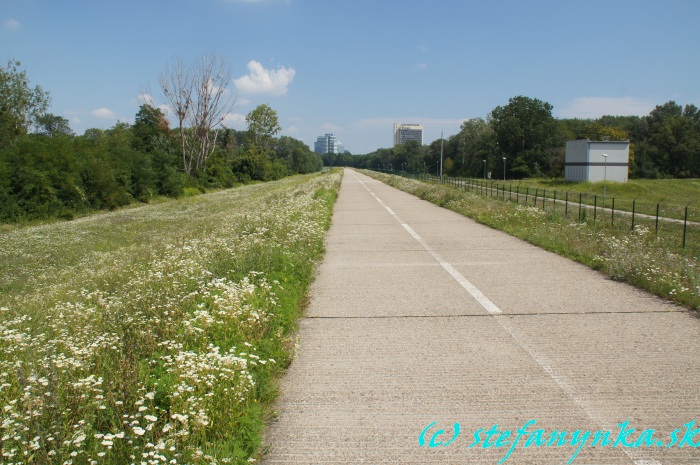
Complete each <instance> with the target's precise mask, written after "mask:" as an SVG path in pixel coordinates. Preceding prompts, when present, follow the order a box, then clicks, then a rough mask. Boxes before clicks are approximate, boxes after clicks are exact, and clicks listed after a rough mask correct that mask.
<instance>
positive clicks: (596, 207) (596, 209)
mask: <svg viewBox="0 0 700 465" xmlns="http://www.w3.org/2000/svg"><path fill="white" fill-rule="evenodd" d="M597 214H598V194H596V195H594V196H593V222H594V223H595V219H596V216H597Z"/></svg>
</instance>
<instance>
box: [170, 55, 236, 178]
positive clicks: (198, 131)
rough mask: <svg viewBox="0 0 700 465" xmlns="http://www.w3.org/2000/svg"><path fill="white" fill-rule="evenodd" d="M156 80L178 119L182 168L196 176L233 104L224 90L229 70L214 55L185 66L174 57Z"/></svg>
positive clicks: (228, 79) (204, 163)
mask: <svg viewBox="0 0 700 465" xmlns="http://www.w3.org/2000/svg"><path fill="white" fill-rule="evenodd" d="M158 82H159V83H160V86H161V89H162V90H163V94H164V96H165V100H166V102H167V104H168V106H169V107H170V109H171V110H172V111H173V113H175V116H176V117H177V120H178V129H179V130H178V132H177V137H178V139H179V143H180V151H181V155H182V167H183V170H184V172H185V173H187V174H192V175H198V174H199V173H200V172H204V171H205V170H206V166H207V159H208V158H209V156H210V155H211V153H212V152H213V151H214V149H215V148H216V139H217V137H218V135H219V131H218V130H217V129H218V128H219V127H220V126H221V125H222V123H223V121H224V118H226V116H227V115H228V114H229V113H230V112H231V110H232V109H233V106H234V105H235V103H236V99H235V96H234V95H233V94H232V93H231V92H230V91H229V90H227V86H228V85H229V84H230V82H231V70H230V68H229V67H228V65H227V64H226V62H225V61H224V60H223V59H222V58H219V57H217V56H215V55H209V56H202V57H201V58H200V59H199V60H198V61H197V62H196V63H195V64H194V65H192V66H189V67H186V66H185V65H184V64H183V63H182V61H181V60H180V59H175V60H174V61H172V62H171V63H170V64H169V65H168V67H167V68H166V70H165V71H164V72H163V73H162V74H161V75H160V77H159V79H158ZM185 126H187V127H185Z"/></svg>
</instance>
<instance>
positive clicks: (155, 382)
mask: <svg viewBox="0 0 700 465" xmlns="http://www.w3.org/2000/svg"><path fill="white" fill-rule="evenodd" d="M340 177H341V174H340V173H339V172H333V173H329V174H324V175H320V176H319V175H315V176H306V177H295V178H291V179H285V180H282V181H279V182H275V183H266V184H259V185H255V186H248V187H244V188H239V189H233V190H228V191H223V192H219V193H215V194H210V195H204V196H199V197H193V198H185V199H182V200H179V201H172V202H167V203H162V204H158V205H150V206H144V207H141V208H135V209H129V210H123V211H120V212H115V213H110V214H106V215H100V216H93V217H89V218H83V219H80V220H77V221H74V222H68V223H58V224H50V225H44V226H38V227H31V228H19V229H15V230H12V231H8V232H3V233H2V235H1V237H0V239H2V240H1V241H0V409H1V410H0V415H1V418H2V425H1V427H0V448H1V452H2V463H6V464H27V463H57V464H76V465H77V464H97V463H100V464H103V463H106V464H128V463H138V464H142V463H146V464H160V463H169V464H177V463H191V464H197V463H206V464H217V463H249V462H252V461H254V460H255V457H256V454H258V453H259V447H260V434H261V429H262V426H263V424H264V417H265V414H266V408H267V406H269V405H270V402H271V400H272V399H273V397H274V395H275V382H274V381H275V377H276V376H278V374H279V373H280V371H281V370H282V369H283V368H284V367H285V366H286V364H288V362H289V360H290V354H291V351H292V349H293V345H294V343H293V339H292V331H293V329H294V326H295V321H296V318H297V317H298V316H299V313H300V308H301V305H302V302H303V299H304V296H305V293H306V290H307V287H308V284H309V283H310V281H311V279H312V274H313V266H314V263H315V261H316V260H318V259H319V258H320V256H321V254H322V252H323V239H324V236H325V232H326V230H327V228H328V226H329V222H330V216H331V213H332V206H333V203H334V201H335V198H336V196H337V191H338V189H339V185H340Z"/></svg>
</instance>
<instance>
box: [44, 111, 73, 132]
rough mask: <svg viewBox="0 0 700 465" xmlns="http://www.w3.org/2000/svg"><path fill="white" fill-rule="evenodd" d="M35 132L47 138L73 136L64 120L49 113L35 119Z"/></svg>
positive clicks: (68, 124)
mask: <svg viewBox="0 0 700 465" xmlns="http://www.w3.org/2000/svg"><path fill="white" fill-rule="evenodd" d="M36 132H37V133H38V134H43V135H45V136H49V137H59V136H74V135H75V133H74V132H73V130H72V129H71V128H70V123H69V122H68V120H67V119H66V118H64V117H62V116H57V115H53V114H51V113H46V114H44V115H41V116H39V118H37V122H36Z"/></svg>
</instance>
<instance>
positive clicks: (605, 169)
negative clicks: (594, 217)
mask: <svg viewBox="0 0 700 465" xmlns="http://www.w3.org/2000/svg"><path fill="white" fill-rule="evenodd" d="M603 160H605V164H604V168H603V205H605V184H606V182H607V180H608V154H607V153H604V154H603Z"/></svg>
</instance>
